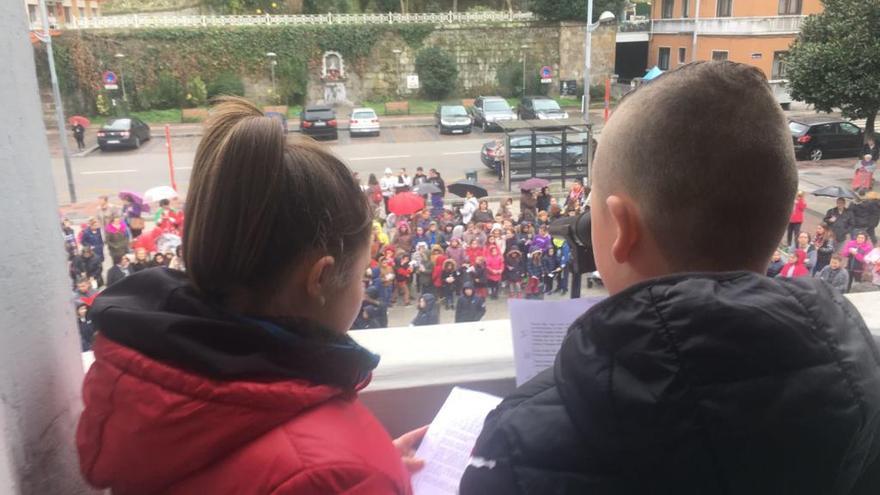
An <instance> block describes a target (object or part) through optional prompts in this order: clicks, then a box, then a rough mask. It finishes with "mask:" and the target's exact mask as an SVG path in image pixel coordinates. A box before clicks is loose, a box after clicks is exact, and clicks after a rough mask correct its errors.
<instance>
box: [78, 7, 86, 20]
mask: <svg viewBox="0 0 880 495" xmlns="http://www.w3.org/2000/svg"><path fill="white" fill-rule="evenodd" d="M85 17H86V8H85V7H80V8H79V18H80V19H85Z"/></svg>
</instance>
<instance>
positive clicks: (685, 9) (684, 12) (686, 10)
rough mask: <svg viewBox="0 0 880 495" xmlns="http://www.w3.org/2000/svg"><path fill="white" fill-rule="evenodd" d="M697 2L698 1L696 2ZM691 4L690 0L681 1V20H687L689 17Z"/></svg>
mask: <svg viewBox="0 0 880 495" xmlns="http://www.w3.org/2000/svg"><path fill="white" fill-rule="evenodd" d="M697 1H698V2H699V1H700V0H697ZM690 10H691V2H690V0H681V18H682V19H687V18H689V17H690V16H691V12H690Z"/></svg>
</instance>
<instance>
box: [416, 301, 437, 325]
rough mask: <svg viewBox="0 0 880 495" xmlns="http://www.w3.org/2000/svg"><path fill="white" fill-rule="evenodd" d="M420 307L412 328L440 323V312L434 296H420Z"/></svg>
mask: <svg viewBox="0 0 880 495" xmlns="http://www.w3.org/2000/svg"><path fill="white" fill-rule="evenodd" d="M418 305H419V311H418V313H416V317H415V319H413V321H412V326H416V327H420V326H423V325H437V324H438V323H440V310H439V308H437V305H436V299H435V298H434V295H433V294H422V295H421V296H419V303H418Z"/></svg>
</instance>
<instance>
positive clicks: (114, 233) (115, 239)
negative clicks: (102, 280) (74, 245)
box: [104, 217, 129, 283]
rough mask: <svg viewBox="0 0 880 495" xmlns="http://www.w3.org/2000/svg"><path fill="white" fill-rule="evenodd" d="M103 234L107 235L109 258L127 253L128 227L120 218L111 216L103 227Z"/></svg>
mask: <svg viewBox="0 0 880 495" xmlns="http://www.w3.org/2000/svg"><path fill="white" fill-rule="evenodd" d="M104 234H105V235H106V236H107V250H108V251H109V252H110V259H114V258H119V257H120V256H125V255H126V254H127V253H128V251H129V247H128V239H129V233H128V227H127V226H126V225H125V223H124V222H123V221H122V219H121V218H119V217H113V218H112V219H111V220H110V223H109V224H107V226H106V227H104ZM108 283H109V282H108Z"/></svg>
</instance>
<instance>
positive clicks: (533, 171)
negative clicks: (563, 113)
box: [496, 119, 595, 191]
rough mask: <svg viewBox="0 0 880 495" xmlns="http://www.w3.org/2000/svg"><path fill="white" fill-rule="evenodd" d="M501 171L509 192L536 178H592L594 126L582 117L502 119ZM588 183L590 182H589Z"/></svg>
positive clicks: (553, 179)
mask: <svg viewBox="0 0 880 495" xmlns="http://www.w3.org/2000/svg"><path fill="white" fill-rule="evenodd" d="M499 125H501V129H502V130H503V131H504V137H503V138H502V146H503V150H501V153H498V152H497V151H496V154H500V155H501V159H502V160H501V161H502V166H501V173H502V176H503V179H504V186H505V187H506V188H507V190H508V191H510V190H512V188H513V186H514V185H515V184H516V183H518V182H522V181H525V180H528V179H530V178H532V177H539V178H542V179H547V180H549V181H551V182H555V181H561V182H562V186H563V187H565V182H566V181H567V180H569V181H570V180H574V179H588V178H589V172H590V162H591V161H592V157H593V149H594V147H595V140H594V139H593V132H592V126H591V125H590V124H586V123H584V121H582V120H580V119H548V120H511V121H502V122H499ZM585 183H587V182H585Z"/></svg>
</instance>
